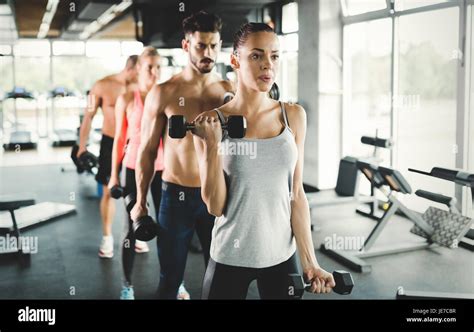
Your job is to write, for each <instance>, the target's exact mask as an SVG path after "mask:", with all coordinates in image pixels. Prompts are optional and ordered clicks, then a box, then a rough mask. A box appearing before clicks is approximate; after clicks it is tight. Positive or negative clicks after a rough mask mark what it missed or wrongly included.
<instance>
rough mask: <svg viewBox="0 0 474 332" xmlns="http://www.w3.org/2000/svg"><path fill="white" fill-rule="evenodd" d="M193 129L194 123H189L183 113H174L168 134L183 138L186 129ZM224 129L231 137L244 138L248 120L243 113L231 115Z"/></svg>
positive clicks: (172, 136) (169, 122)
mask: <svg viewBox="0 0 474 332" xmlns="http://www.w3.org/2000/svg"><path fill="white" fill-rule="evenodd" d="M192 129H194V124H193V123H187V122H186V119H185V117H184V116H183V115H173V116H171V117H170V119H169V121H168V134H169V136H170V137H171V138H183V137H184V136H186V131H187V130H192ZM222 129H223V130H227V133H228V134H229V137H231V138H242V137H244V136H245V132H246V130H247V122H246V120H245V118H244V117H243V116H242V115H231V116H229V117H228V118H227V122H226V123H224V124H223V125H222Z"/></svg>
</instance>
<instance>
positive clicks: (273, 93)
mask: <svg viewBox="0 0 474 332" xmlns="http://www.w3.org/2000/svg"><path fill="white" fill-rule="evenodd" d="M268 95H269V96H270V98H272V99H275V100H279V99H280V88H279V87H278V85H277V84H276V82H274V83H273V85H272V88H271V89H270V91H269V92H268Z"/></svg>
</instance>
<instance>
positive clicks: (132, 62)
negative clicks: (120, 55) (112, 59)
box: [125, 55, 138, 69]
mask: <svg viewBox="0 0 474 332" xmlns="http://www.w3.org/2000/svg"><path fill="white" fill-rule="evenodd" d="M137 62H138V55H130V56H129V57H128V58H127V63H126V64H125V67H126V68H127V69H130V68H133V67H135V66H136V64H137Z"/></svg>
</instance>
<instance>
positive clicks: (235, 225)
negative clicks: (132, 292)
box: [193, 23, 335, 299]
mask: <svg viewBox="0 0 474 332" xmlns="http://www.w3.org/2000/svg"><path fill="white" fill-rule="evenodd" d="M278 55H279V44H278V38H277V36H276V34H275V33H274V32H273V30H272V29H271V28H270V27H269V26H268V25H266V24H263V23H247V24H244V25H243V26H242V27H241V29H240V30H239V31H238V32H237V34H236V35H235V37H234V53H233V54H232V57H231V64H232V66H233V68H234V70H235V71H236V73H237V76H238V88H237V92H236V95H235V97H234V98H233V99H232V100H231V101H230V102H229V103H227V104H225V105H224V106H222V107H220V108H219V109H216V110H212V111H209V112H205V113H203V114H201V115H200V116H198V117H197V118H196V120H195V125H196V128H195V129H194V131H193V133H194V134H195V135H194V143H195V147H196V151H197V155H198V160H199V168H200V175H201V184H202V187H201V194H202V197H203V200H204V202H205V203H206V205H207V208H208V210H209V212H210V213H211V214H213V215H215V216H216V217H217V218H216V221H215V224H214V228H213V233H212V236H213V238H212V243H211V251H210V256H211V260H210V261H209V264H208V266H207V270H206V274H205V278H204V284H203V294H202V297H203V298H204V299H227V298H235V299H244V298H246V296H247V290H248V287H249V284H250V283H251V282H252V281H253V280H257V286H258V290H259V293H260V297H261V298H264V299H275V298H290V297H291V296H292V292H291V291H290V288H289V286H290V285H289V284H288V274H289V273H298V268H297V264H296V262H297V259H296V255H295V252H296V248H298V252H299V256H300V261H301V265H302V269H303V275H304V277H305V279H306V281H308V282H311V291H312V292H315V293H326V292H329V291H330V290H331V288H332V287H334V285H335V284H334V279H333V277H332V275H331V274H330V273H328V272H327V271H325V270H323V269H322V268H321V267H320V266H319V264H318V262H317V260H316V256H315V253H314V247H313V242H312V238H311V230H310V214H309V207H308V202H307V200H306V196H305V193H304V190H303V182H302V174H303V161H304V139H305V133H306V115H305V111H304V109H303V108H302V107H301V106H299V105H296V104H293V105H289V104H286V105H285V104H284V103H279V102H277V101H275V100H272V99H270V98H269V97H268V91H269V90H270V88H271V87H272V84H273V82H274V80H275V77H276V74H277V71H278ZM229 115H243V116H244V117H245V118H246V119H247V133H246V136H245V137H244V138H242V139H233V138H230V137H228V135H227V134H226V133H225V132H224V133H223V132H222V129H221V123H222V122H223V121H225V117H226V116H229ZM290 124H291V128H290Z"/></svg>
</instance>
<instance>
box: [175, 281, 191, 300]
mask: <svg viewBox="0 0 474 332" xmlns="http://www.w3.org/2000/svg"><path fill="white" fill-rule="evenodd" d="M176 299H178V300H190V299H191V296H190V295H189V293H188V291H187V290H186V288H184V282H182V283H181V285H179V289H178V296H177V297H176Z"/></svg>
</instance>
